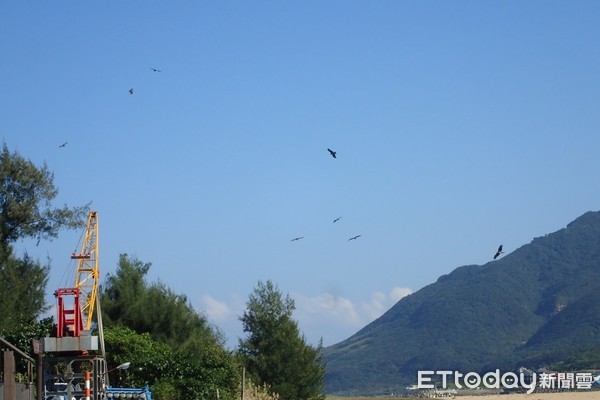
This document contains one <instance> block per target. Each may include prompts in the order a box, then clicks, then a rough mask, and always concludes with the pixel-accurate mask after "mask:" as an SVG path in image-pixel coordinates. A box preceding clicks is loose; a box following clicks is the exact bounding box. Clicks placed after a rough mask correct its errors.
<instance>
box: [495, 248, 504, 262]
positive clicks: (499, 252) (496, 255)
mask: <svg viewBox="0 0 600 400" xmlns="http://www.w3.org/2000/svg"><path fill="white" fill-rule="evenodd" d="M502 253H504V252H503V251H502V245H500V247H498V251H496V254H494V260H495V259H496V258H498V256H499V255H500V254H502Z"/></svg>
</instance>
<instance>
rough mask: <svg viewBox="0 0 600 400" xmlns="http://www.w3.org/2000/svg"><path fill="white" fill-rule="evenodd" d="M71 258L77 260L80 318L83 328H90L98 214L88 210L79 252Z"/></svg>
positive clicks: (95, 293) (95, 283)
mask: <svg viewBox="0 0 600 400" xmlns="http://www.w3.org/2000/svg"><path fill="white" fill-rule="evenodd" d="M71 259H74V260H77V271H76V273H75V288H77V289H79V294H80V296H81V298H82V299H83V304H81V319H82V325H83V329H84V330H90V329H91V328H92V322H93V316H94V310H95V307H96V297H97V296H98V281H99V279H100V270H99V267H98V214H97V212H96V211H90V214H89V216H88V221H87V226H86V229H85V234H84V238H83V244H82V247H81V252H80V253H79V254H75V253H74V254H72V255H71Z"/></svg>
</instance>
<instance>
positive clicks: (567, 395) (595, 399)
mask: <svg viewBox="0 0 600 400" xmlns="http://www.w3.org/2000/svg"><path fill="white" fill-rule="evenodd" d="M456 398H457V399H461V400H467V399H473V400H600V391H598V390H594V391H584V390H579V391H574V392H563V393H532V394H508V395H500V394H494V395H489V396H456Z"/></svg>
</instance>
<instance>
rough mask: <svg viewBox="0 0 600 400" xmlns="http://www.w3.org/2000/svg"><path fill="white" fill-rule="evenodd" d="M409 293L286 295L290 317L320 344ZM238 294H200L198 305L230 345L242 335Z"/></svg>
mask: <svg viewBox="0 0 600 400" xmlns="http://www.w3.org/2000/svg"><path fill="white" fill-rule="evenodd" d="M411 293H412V291H411V290H410V289H409V288H400V287H395V288H393V289H392V290H391V291H390V292H389V294H385V293H384V292H380V291H377V292H373V293H371V295H370V298H369V299H368V300H364V301H360V300H354V301H353V300H350V299H349V298H347V297H343V296H338V295H334V294H331V293H328V292H324V293H321V294H319V295H316V296H306V295H304V294H301V293H290V297H291V298H292V299H293V300H294V303H295V305H296V309H295V311H294V314H293V318H294V319H295V320H296V321H297V322H298V327H299V328H300V331H301V332H302V334H304V335H305V337H306V339H307V341H308V342H309V343H311V344H313V345H316V344H317V343H318V342H319V340H320V339H323V344H324V345H325V346H329V345H332V344H335V343H338V342H340V341H342V340H344V339H347V338H348V337H350V336H352V335H353V334H354V333H356V332H357V331H358V330H360V329H361V328H363V327H364V326H366V325H367V324H369V323H370V322H372V321H373V320H375V319H377V318H379V317H380V316H381V315H382V314H384V313H385V312H386V311H387V310H388V309H389V308H390V307H391V306H393V305H394V304H396V302H398V300H400V299H401V298H403V297H405V296H407V295H409V294H411ZM242 297H243V296H241V295H229V296H228V298H227V299H226V300H217V299H216V298H214V297H212V296H211V295H210V294H207V293H204V294H203V295H202V296H201V298H200V308H201V309H202V310H203V312H204V313H205V314H206V316H207V318H208V319H209V320H210V321H211V322H213V323H214V324H215V325H216V326H217V327H218V328H220V329H221V330H222V331H223V332H224V333H225V336H226V337H227V338H228V340H229V345H230V346H232V347H233V346H235V344H236V343H235V342H234V341H235V340H236V339H237V338H239V337H241V336H243V332H242V323H241V322H240V320H239V316H241V315H243V313H244V310H245V303H244V302H243V301H242Z"/></svg>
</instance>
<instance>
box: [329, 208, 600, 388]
mask: <svg viewBox="0 0 600 400" xmlns="http://www.w3.org/2000/svg"><path fill="white" fill-rule="evenodd" d="M598 243H600V212H588V213H585V214H584V215H582V216H581V217H579V218H577V219H576V220H575V221H573V222H572V223H570V224H568V225H567V227H566V228H564V229H561V230H559V231H557V232H554V233H551V234H548V235H544V236H543V237H539V238H535V239H534V240H533V241H532V242H531V243H530V244H527V245H525V246H522V247H521V248H519V249H516V250H515V251H514V252H509V253H508V254H506V255H505V256H504V257H502V258H500V259H498V260H495V261H490V262H489V263H487V264H485V265H468V266H462V267H459V268H456V269H455V270H454V271H452V272H451V273H449V274H447V275H444V276H442V277H440V278H439V279H438V280H437V282H435V283H433V284H431V285H428V286H426V287H424V288H422V289H420V290H419V291H417V292H416V293H413V294H412V295H410V296H407V297H405V298H403V299H402V300H400V301H399V302H398V303H397V304H396V305H394V306H393V307H392V308H391V309H389V310H388V311H387V312H386V313H385V314H383V315H382V316H381V317H380V318H378V319H376V320H375V321H373V322H371V323H370V324H369V325H367V326H366V327H364V328H363V329H361V330H360V331H359V332H357V333H356V334H355V335H353V336H352V337H350V338H348V339H346V340H344V341H342V342H340V343H338V344H336V345H334V346H331V347H328V348H326V349H324V358H325V360H326V361H327V375H326V378H325V386H326V390H327V392H328V393H329V394H342V395H345V394H352V395H374V394H384V393H390V392H396V391H398V390H402V388H403V387H405V386H406V385H409V384H413V383H414V381H415V377H416V376H417V371H419V370H458V371H479V372H483V373H484V372H487V371H490V370H495V369H496V368H499V369H501V370H511V369H515V368H518V367H520V366H524V367H528V368H530V369H534V370H535V369H537V368H538V367H541V366H547V365H548V364H557V365H558V364H560V361H562V360H565V359H568V358H569V357H574V356H576V355H577V354H581V355H582V356H581V357H579V358H576V359H575V358H574V359H573V361H572V363H573V364H574V365H578V366H579V367H584V365H585V364H584V362H590V361H592V359H591V357H588V356H583V355H584V354H591V355H593V354H597V353H596V352H597V350H598V349H600V329H599V326H600V290H598V289H599V288H600V268H598V266H599V265H600V252H599V251H598ZM505 250H507V249H505ZM595 365H597V363H594V362H590V363H589V364H588V368H595Z"/></svg>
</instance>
